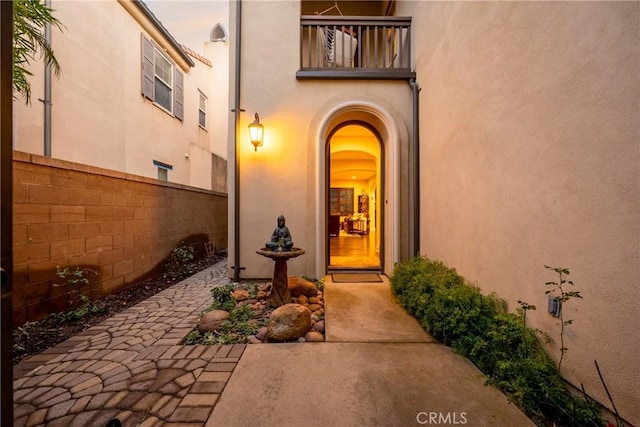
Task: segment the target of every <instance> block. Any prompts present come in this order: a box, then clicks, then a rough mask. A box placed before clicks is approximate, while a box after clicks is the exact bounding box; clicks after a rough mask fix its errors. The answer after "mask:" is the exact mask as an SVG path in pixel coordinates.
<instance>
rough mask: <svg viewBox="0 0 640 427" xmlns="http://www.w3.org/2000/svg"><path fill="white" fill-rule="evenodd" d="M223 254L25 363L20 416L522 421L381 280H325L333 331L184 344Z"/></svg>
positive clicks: (57, 420) (20, 375) (223, 423)
mask: <svg viewBox="0 0 640 427" xmlns="http://www.w3.org/2000/svg"><path fill="white" fill-rule="evenodd" d="M228 281H229V280H228V278H227V277H226V265H225V263H219V264H216V265H215V266H213V267H211V268H209V269H207V270H205V271H203V272H201V273H198V274H196V275H195V276H193V277H191V278H189V279H187V280H185V281H183V282H180V283H179V284H177V285H174V286H172V287H171V288H169V289H166V290H165V291H162V292H160V293H159V294H157V295H155V296H154V297H151V298H149V299H148V300H146V301H144V302H142V303H140V304H138V305H136V306H135V307H132V308H130V309H128V310H126V311H124V312H122V313H120V314H118V315H116V316H114V317H112V318H111V319H108V320H106V321H105V322H103V323H101V324H100V325H98V326H95V327H93V328H90V329H88V330H87V331H85V332H83V333H82V334H79V335H78V336H75V337H73V338H71V339H69V340H67V341H65V342H64V343H61V344H59V345H58V346H56V347H54V348H52V349H50V350H47V351H46V352H44V353H42V354H40V355H38V356H34V357H32V358H30V359H28V360H25V361H23V362H21V363H20V364H19V365H18V366H17V367H16V368H15V369H14V372H15V375H16V378H15V381H14V420H15V422H14V425H15V426H65V427H68V426H81V427H85V426H104V425H106V423H107V422H108V421H109V420H110V419H112V418H117V419H118V420H120V421H121V422H122V425H123V426H126V427H129V426H144V427H147V426H184V427H190V426H193V427H195V426H200V427H201V426H205V425H206V426H220V427H227V426H229V427H232V426H242V427H244V426H282V427H287V426H296V427H297V426H337V427H342V426H344V427H351V426H378V425H379V426H411V425H433V424H440V425H445V424H449V425H455V424H467V425H473V426H482V425H492V426H512V425H513V426H515V425H517V426H521V425H532V423H531V422H530V421H529V420H528V419H527V418H526V417H525V416H524V415H523V414H522V413H521V412H520V411H519V410H518V408H516V407H515V406H513V405H510V404H508V402H507V400H506V398H505V397H504V395H502V394H501V393H500V392H498V391H497V390H496V389H494V388H492V387H486V386H484V377H483V376H482V374H481V373H480V372H479V371H478V370H477V369H476V368H475V367H474V366H473V365H472V364H471V363H470V362H468V361H467V360H466V359H464V358H462V357H460V356H458V355H455V354H453V352H452V351H451V350H450V349H449V348H447V347H445V346H443V345H441V344H439V343H437V342H436V341H435V340H433V338H431V337H430V336H429V335H427V334H426V333H424V332H423V331H422V329H421V328H420V326H419V324H418V323H417V321H415V319H413V318H412V317H410V316H408V315H407V314H406V313H405V312H404V310H402V308H401V307H399V305H398V303H397V301H396V300H395V298H394V296H393V295H392V294H391V291H390V289H389V283H388V280H387V279H386V278H385V280H384V281H383V282H382V283H375V284H373V283H367V284H349V283H340V284H334V283H332V282H331V280H330V277H329V278H328V279H327V282H326V287H325V309H326V313H325V315H326V319H325V322H326V328H327V332H326V334H327V342H324V343H304V344H300V343H296V344H258V345H250V346H245V345H229V346H182V345H180V342H181V341H182V338H183V337H184V336H185V335H186V334H187V333H188V332H189V331H191V329H192V328H193V327H194V326H195V325H196V322H197V319H198V316H199V313H200V312H201V310H202V309H203V308H205V307H206V306H208V305H209V304H210V302H211V293H210V289H211V287H213V286H214V285H218V284H224V283H228Z"/></svg>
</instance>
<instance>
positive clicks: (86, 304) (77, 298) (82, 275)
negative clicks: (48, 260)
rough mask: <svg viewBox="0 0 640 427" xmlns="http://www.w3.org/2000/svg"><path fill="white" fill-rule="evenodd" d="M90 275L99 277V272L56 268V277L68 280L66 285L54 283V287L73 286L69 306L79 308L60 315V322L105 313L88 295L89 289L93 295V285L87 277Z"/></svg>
mask: <svg viewBox="0 0 640 427" xmlns="http://www.w3.org/2000/svg"><path fill="white" fill-rule="evenodd" d="M89 274H93V275H94V276H98V272H97V271H95V270H92V269H90V268H86V267H84V268H80V267H76V268H75V270H73V271H72V270H71V269H69V267H65V268H60V267H59V266H58V267H56V275H57V276H58V277H59V278H61V279H66V282H65V283H54V285H53V286H54V287H59V286H71V288H72V289H71V290H70V291H69V293H68V295H69V300H68V301H67V304H68V306H69V308H72V307H74V306H77V307H76V308H74V309H72V310H70V311H68V312H65V313H61V314H59V316H58V317H59V318H60V321H62V322H64V321H67V320H78V319H82V318H83V317H85V316H88V315H92V314H97V313H101V312H102V311H103V309H102V308H100V307H99V306H98V305H97V304H96V303H95V302H94V301H93V299H92V298H91V297H90V296H89V295H87V293H86V292H85V288H86V287H88V288H89V292H91V293H92V291H93V289H92V285H93V283H92V282H91V281H90V280H89V278H88V277H87V276H88V275H89Z"/></svg>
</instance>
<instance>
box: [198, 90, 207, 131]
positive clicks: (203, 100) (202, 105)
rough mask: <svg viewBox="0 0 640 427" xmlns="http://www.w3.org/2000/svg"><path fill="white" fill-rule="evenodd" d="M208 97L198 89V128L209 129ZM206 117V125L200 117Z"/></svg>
mask: <svg viewBox="0 0 640 427" xmlns="http://www.w3.org/2000/svg"><path fill="white" fill-rule="evenodd" d="M207 99H208V98H207V96H206V95H205V94H204V93H202V91H201V90H199V89H198V126H200V127H201V128H202V129H205V130H206V129H207ZM201 115H203V116H204V123H202V122H201V121H200V116H201Z"/></svg>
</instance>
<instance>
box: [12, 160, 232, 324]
mask: <svg viewBox="0 0 640 427" xmlns="http://www.w3.org/2000/svg"><path fill="white" fill-rule="evenodd" d="M13 177H14V178H13V179H14V185H13V191H14V196H13V201H14V208H13V209H14V210H13V212H14V216H13V239H14V241H13V251H14V253H13V260H14V268H13V272H14V275H13V295H14V302H13V316H14V322H15V324H22V323H24V322H25V321H27V320H37V319H39V318H41V317H43V316H44V315H46V314H48V313H52V312H56V311H62V310H65V309H67V305H66V303H67V299H68V296H67V295H66V293H67V291H69V289H66V288H64V287H54V286H53V285H52V284H53V283H54V282H55V283H60V279H57V277H56V267H57V266H60V267H62V268H64V267H67V266H68V267H70V268H71V270H73V269H74V268H75V267H90V268H92V269H94V270H96V271H97V272H98V273H99V276H98V277H97V279H98V282H97V284H96V285H95V287H94V291H96V293H97V294H98V295H99V294H108V293H112V292H115V291H117V290H119V289H122V288H124V287H128V286H132V285H133V284H135V283H136V282H138V281H140V280H141V279H143V278H145V277H148V276H149V275H153V274H157V273H158V272H160V271H162V269H163V267H164V263H165V261H166V259H167V257H168V256H169V255H170V253H171V250H172V249H173V248H175V247H176V246H178V245H179V244H180V243H181V242H182V241H184V242H185V244H188V245H192V246H193V247H194V248H195V249H196V250H197V251H198V252H199V253H200V254H201V253H202V252H203V248H204V242H209V241H211V242H214V244H215V246H216V248H217V249H224V248H226V247H227V204H228V201H227V196H226V194H222V193H215V192H212V191H209V190H204V189H197V188H193V187H187V186H184V185H180V184H173V183H162V182H160V181H157V180H155V179H149V178H143V177H140V176H135V175H131V174H125V173H121V172H115V171H109V170H105V169H101V168H96V167H93V166H87V165H82V164H78V163H72V162H67V161H63V160H56V159H50V158H47V157H43V156H38V155H33V154H28V153H24V152H18V151H15V152H14V162H13Z"/></svg>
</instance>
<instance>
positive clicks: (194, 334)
mask: <svg viewBox="0 0 640 427" xmlns="http://www.w3.org/2000/svg"><path fill="white" fill-rule="evenodd" d="M200 337H201V335H200V331H199V330H197V329H194V330H193V331H191V332H189V334H188V335H187V336H186V337H185V338H184V344H185V345H195V344H197V343H198V340H199V339H200Z"/></svg>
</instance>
